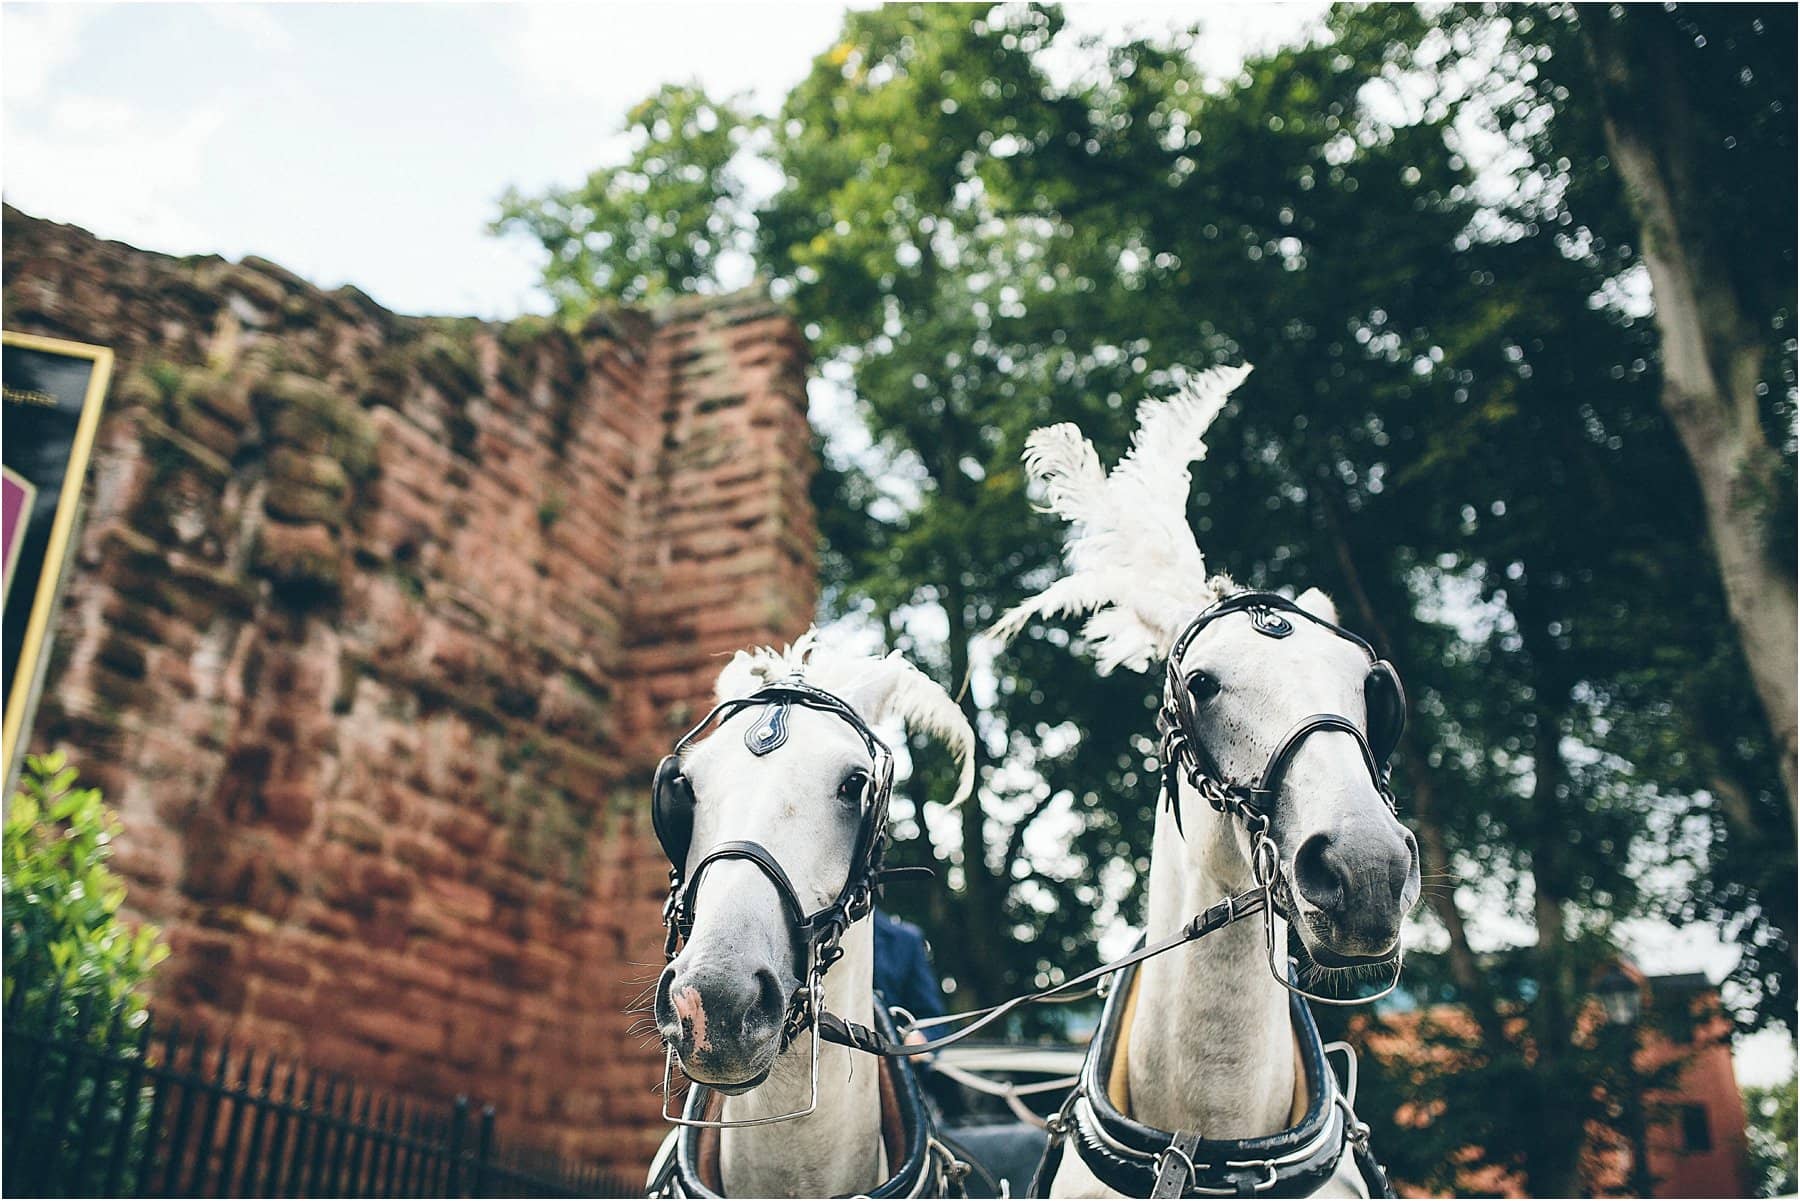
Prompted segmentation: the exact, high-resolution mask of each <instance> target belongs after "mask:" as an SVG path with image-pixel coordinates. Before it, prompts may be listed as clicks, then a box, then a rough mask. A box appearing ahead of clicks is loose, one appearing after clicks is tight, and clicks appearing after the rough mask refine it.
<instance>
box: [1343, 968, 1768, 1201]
mask: <svg viewBox="0 0 1800 1201" xmlns="http://www.w3.org/2000/svg"><path fill="white" fill-rule="evenodd" d="M1618 970H1619V971H1620V972H1622V973H1623V974H1624V976H1625V977H1626V978H1627V979H1629V981H1630V982H1631V983H1632V984H1634V985H1636V988H1637V994H1638V996H1637V999H1638V1004H1637V1005H1636V1006H1634V1009H1633V1014H1632V1017H1631V1021H1632V1022H1633V1023H1634V1024H1635V1025H1636V1027H1637V1031H1638V1033H1637V1040H1638V1041H1637V1044H1636V1045H1637V1047H1638V1051H1637V1056H1636V1068H1637V1070H1638V1071H1639V1072H1640V1073H1643V1074H1644V1075H1645V1076H1653V1075H1656V1074H1658V1073H1661V1072H1663V1071H1664V1069H1672V1071H1671V1072H1670V1074H1669V1077H1668V1079H1667V1081H1666V1083H1665V1086H1664V1087H1661V1088H1657V1089H1651V1090H1647V1091H1645V1092H1644V1094H1643V1095H1642V1096H1641V1097H1640V1098H1638V1100H1639V1102H1640V1106H1641V1112H1634V1111H1627V1112H1623V1113H1621V1114H1620V1115H1619V1120H1618V1122H1617V1123H1616V1124H1614V1125H1608V1126H1601V1125H1598V1124H1591V1125H1590V1126H1589V1128H1588V1131H1587V1140H1586V1146H1585V1147H1584V1149H1583V1150H1582V1153H1581V1154H1582V1168H1581V1176H1582V1179H1583V1180H1584V1181H1586V1182H1587V1183H1588V1184H1589V1185H1590V1186H1591V1187H1592V1188H1593V1189H1594V1190H1595V1195H1598V1196H1603V1197H1630V1196H1636V1195H1638V1194H1637V1193H1636V1192H1634V1191H1633V1190H1634V1186H1635V1185H1636V1183H1637V1182H1638V1181H1639V1180H1640V1179H1642V1177H1643V1175H1645V1174H1641V1173H1639V1172H1637V1171H1636V1170H1635V1169H1636V1167H1637V1164H1638V1160H1639V1158H1640V1157H1641V1158H1642V1159H1643V1160H1644V1162H1645V1164H1646V1165H1647V1167H1648V1172H1647V1176H1648V1178H1649V1181H1650V1182H1651V1183H1650V1192H1649V1195H1650V1196H1653V1197H1743V1196H1748V1195H1749V1192H1750V1188H1751V1185H1752V1183H1753V1182H1752V1181H1751V1179H1750V1153H1749V1138H1748V1134H1747V1131H1746V1126H1747V1121H1746V1114H1745V1111H1744V1098H1743V1094H1742V1092H1741V1091H1740V1090H1739V1088H1738V1082H1737V1071H1736V1069H1735V1067H1734V1066H1733V1063H1732V1058H1731V1034H1732V1024H1731V1020H1730V1018H1728V1017H1727V1016H1726V1015H1725V1011H1724V1007H1723V1005H1722V1003H1721V1002H1720V999H1719V990H1718V988H1717V986H1716V985H1714V984H1713V983H1712V982H1711V981H1709V980H1708V979H1707V978H1706V976H1705V975H1704V974H1701V973H1698V972H1692V973H1685V974H1681V975H1672V976H1646V975H1644V974H1643V973H1642V972H1640V971H1639V970H1638V969H1637V968H1636V967H1635V966H1634V965H1632V964H1630V963H1626V962H1621V963H1619V964H1618ZM1627 991H1629V989H1627ZM1603 1020H1605V1019H1604V1018H1603V1017H1602V1014H1601V1007H1600V1006H1599V1005H1598V1004H1596V1005H1595V1006H1594V1007H1593V1008H1592V1009H1591V1010H1590V1011H1589V1012H1587V1013H1585V1014H1583V1015H1582V1017H1581V1019H1580V1022H1579V1024H1581V1025H1583V1026H1584V1027H1591V1026H1592V1025H1597V1024H1598V1023H1599V1022H1601V1021H1603ZM1427 1023H1429V1024H1430V1026H1433V1027H1436V1028H1437V1029H1438V1030H1442V1031H1451V1032H1454V1033H1455V1034H1456V1035H1457V1036H1458V1037H1459V1038H1461V1039H1466V1040H1468V1041H1470V1042H1474V1041H1478V1040H1479V1037H1480V1035H1479V1031H1478V1028H1477V1025H1476V1022H1475V1018H1474V1017H1473V1015H1471V1014H1470V1013H1469V1011H1468V1010H1467V1009H1465V1008H1463V1007H1461V1006H1459V1005H1453V1004H1452V1005H1433V1006H1430V1007H1429V1008H1426V1009H1413V1010H1408V1011H1401V1012H1388V1013H1386V1014H1385V1015H1384V1017H1383V1025H1382V1027H1381V1028H1380V1029H1379V1030H1373V1031H1372V1030H1363V1031H1362V1032H1361V1037H1360V1038H1359V1041H1361V1042H1366V1045H1367V1049H1368V1051H1369V1052H1370V1053H1372V1054H1373V1055H1374V1056H1375V1057H1376V1058H1377V1059H1378V1060H1380V1061H1382V1062H1383V1063H1384V1064H1386V1065H1387V1067H1388V1070H1390V1071H1395V1070H1400V1071H1404V1070H1405V1068H1406V1067H1407V1066H1408V1065H1412V1064H1421V1065H1423V1064H1429V1065H1430V1066H1431V1068H1432V1070H1433V1071H1441V1070H1442V1069H1443V1067H1444V1066H1445V1063H1446V1059H1445V1056H1446V1054H1447V1052H1446V1050H1445V1048H1444V1047H1443V1046H1433V1045H1432V1040H1431V1039H1429V1038H1428V1037H1426V1035H1425V1031H1424V1030H1423V1029H1422V1027H1423V1026H1424V1025H1425V1024H1427ZM1448 1062H1454V1060H1450V1061H1448ZM1395 1116H1396V1118H1397V1119H1398V1121H1399V1123H1400V1125H1401V1126H1403V1127H1414V1128H1423V1127H1427V1126H1429V1125H1430V1124H1431V1122H1432V1120H1433V1116H1434V1115H1433V1113H1432V1111H1431V1110H1430V1108H1429V1107H1426V1106H1420V1105H1415V1104H1411V1103H1409V1104H1406V1105H1403V1106H1402V1107H1401V1109H1400V1111H1399V1112H1398V1113H1397V1114H1396V1115H1395ZM1634 1121H1641V1122H1643V1129H1641V1130H1634V1129H1632V1128H1631V1125H1632V1123H1633V1122H1634ZM1455 1158H1456V1157H1454V1156H1453V1157H1452V1159H1455ZM1475 1158H1476V1157H1475V1156H1474V1155H1473V1154H1471V1155H1470V1157H1469V1162H1470V1165H1471V1166H1469V1167H1465V1168H1462V1169H1460V1170H1459V1171H1458V1172H1457V1175H1456V1180H1457V1188H1456V1195H1458V1196H1485V1197H1526V1196H1529V1195H1530V1194H1529V1193H1528V1192H1527V1191H1526V1189H1525V1184H1524V1181H1523V1180H1522V1179H1521V1178H1520V1177H1519V1176H1518V1175H1516V1174H1514V1173H1511V1172H1508V1171H1506V1170H1504V1169H1503V1168H1500V1167H1496V1166H1494V1165H1488V1164H1476V1163H1475V1162H1474V1160H1475ZM1398 1191H1399V1192H1400V1194H1401V1195H1402V1196H1411V1197H1428V1196H1433V1195H1435V1194H1432V1193H1430V1192H1427V1191H1425V1190H1423V1189H1420V1188H1415V1187H1409V1186H1408V1185H1406V1184H1405V1183H1401V1184H1400V1185H1399V1188H1398Z"/></svg>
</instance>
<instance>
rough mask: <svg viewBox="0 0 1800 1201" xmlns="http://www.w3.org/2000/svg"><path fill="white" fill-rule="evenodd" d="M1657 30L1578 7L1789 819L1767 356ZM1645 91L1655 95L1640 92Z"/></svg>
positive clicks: (1791, 633)
mask: <svg viewBox="0 0 1800 1201" xmlns="http://www.w3.org/2000/svg"><path fill="white" fill-rule="evenodd" d="M1668 21H1669V17H1668V16H1667V15H1666V14H1664V13H1662V12H1660V11H1656V10H1650V11H1642V10H1636V11H1628V12H1626V13H1625V14H1624V15H1623V16H1621V17H1616V18H1615V17H1608V16H1606V15H1604V12H1603V10H1599V9H1598V6H1596V7H1595V8H1590V9H1586V10H1584V11H1583V13H1582V16H1581V27H1582V31H1583V34H1584V40H1585V42H1586V45H1587V47H1588V51H1589V55H1590V58H1591V61H1592V64H1593V67H1594V74H1595V77H1596V79H1597V81H1598V84H1599V88H1600V91H1601V98H1602V100H1603V103H1604V111H1605V127H1606V139H1607V144H1608V146H1609V148H1610V149H1611V151H1612V155H1613V161H1614V162H1615V163H1616V164H1617V165H1618V168H1619V174H1620V177H1621V179H1623V181H1624V183H1625V190H1626V194H1627V197H1628V199H1629V201H1630V205H1631V209H1632V212H1633V214H1634V216H1635V217H1636V219H1637V223H1638V226H1639V232H1640V238H1639V240H1640V243H1641V249H1642V252H1643V256H1644V265H1645V267H1646V268H1647V269H1648V270H1649V273H1650V286H1651V291H1652V295H1653V297H1654V299H1655V304H1656V326H1657V330H1658V332H1659V333H1660V334H1661V335H1662V360H1663V362H1662V366H1663V396H1662V400H1663V408H1664V410H1665V411H1666V412H1667V413H1668V415H1669V420H1670V421H1671V422H1672V423H1673V424H1674V426H1675V430H1676V433H1677V435H1678V436H1679V437H1680V439H1681V442H1682V445H1683V447H1684V448H1685V449H1686V451H1687V454H1688V458H1689V460H1690V461H1691V462H1692V463H1693V466H1694V473H1695V476H1696V477H1697V479H1698V481H1699V484H1700V492H1701V496H1702V498H1703V500H1704V504H1705V509H1706V524H1707V532H1708V534H1709V535H1710V536H1711V540H1712V544H1713V554H1714V556H1715V558H1716V559H1717V561H1718V567H1719V575H1720V578H1721V580H1722V582H1723V584H1724V588H1725V599H1726V604H1727V607H1728V609H1729V611H1730V613H1731V620H1732V624H1733V625H1734V626H1735V627H1736V629H1737V636H1738V639H1739V640H1740V642H1742V644H1743V648H1744V658H1745V660H1746V661H1747V662H1748V663H1749V664H1750V675H1751V680H1752V682H1753V684H1754V686H1755V688H1756V695H1757V698H1758V700H1759V701H1760V702H1761V704H1762V707H1763V711H1764V713H1765V714H1766V715H1767V717H1768V721H1769V728H1770V731H1771V733H1772V734H1773V735H1774V739H1775V747H1776V752H1777V754H1778V756H1779V757H1780V762H1781V779H1782V783H1783V785H1784V786H1785V787H1786V789H1787V796H1788V805H1789V807H1790V809H1791V808H1793V807H1794V805H1795V803H1796V791H1795V787H1796V786H1795V755H1796V752H1797V749H1800V729H1797V719H1796V710H1797V708H1800V688H1797V686H1796V670H1795V667H1796V662H1797V661H1800V641H1797V637H1796V627H1797V626H1800V608H1797V602H1796V595H1795V587H1794V580H1793V578H1792V576H1791V574H1790V573H1789V572H1788V571H1787V569H1786V568H1785V567H1784V566H1783V565H1781V564H1780V563H1778V562H1777V561H1776V560H1775V559H1774V557H1773V556H1771V555H1770V553H1769V526H1770V522H1769V518H1770V516H1771V513H1770V509H1771V507H1772V506H1773V505H1776V504H1779V503H1780V501H1779V497H1780V496H1781V488H1780V487H1779V478H1780V472H1781V456H1780V454H1779V452H1778V451H1777V450H1776V449H1775V448H1774V447H1773V446H1771V445H1770V443H1769V440H1768V437H1767V435H1766V434H1765V432H1764V430H1763V426H1762V421H1761V416H1760V405H1759V403H1758V397H1757V395H1756V386H1757V384H1758V382H1759V381H1760V380H1761V378H1762V368H1763V364H1764V362H1765V358H1766V356H1767V355H1768V353H1769V351H1770V349H1771V348H1770V345H1769V341H1768V339H1767V338H1765V337H1764V336H1763V331H1762V330H1760V329H1758V328H1757V326H1756V324H1755V322H1754V321H1752V320H1750V319H1749V318H1748V317H1747V316H1746V314H1745V306H1744V305H1743V304H1742V303H1741V301H1740V298H1739V297H1738V294H1737V292H1736V290H1735V287H1734V283H1733V280H1732V278H1731V276H1730V273H1729V272H1727V271H1726V270H1724V269H1723V266H1722V264H1720V263H1719V262H1718V261H1717V260H1716V257H1715V256H1713V255H1711V254H1709V253H1708V251H1707V248H1706V246H1705V244H1704V241H1703V239H1702V238H1700V237H1697V236H1696V234H1698V233H1699V232H1700V231H1701V230H1702V229H1703V226H1704V222H1705V221H1706V219H1707V217H1706V215H1705V214H1703V213H1700V212H1698V211H1696V204H1695V199H1694V197H1695V194H1696V189H1695V188H1694V186H1693V162H1694V158H1693V154H1692V141H1691V139H1692V137H1693V125H1692V121H1691V119H1690V116H1689V111H1688V109H1689V98H1688V97H1687V96H1686V95H1685V94H1684V89H1683V87H1682V85H1681V82H1680V81H1681V79H1682V74H1681V72H1679V71H1678V70H1675V69H1673V66H1672V55H1673V54H1675V53H1677V52H1679V51H1678V48H1677V47H1675V46H1674V45H1673V44H1672V35H1673V33H1674V32H1675V31H1674V30H1673V27H1672V26H1671V27H1670V28H1669V29H1668V30H1667V31H1663V30H1658V29H1655V28H1652V27H1650V26H1648V24H1647V23H1649V22H1664V23H1666V22H1668ZM1633 22H1641V23H1646V25H1645V31H1646V35H1645V36H1643V37H1641V38H1634V37H1633V36H1632V32H1633V30H1632V23H1633ZM1646 51H1647V53H1646ZM1646 59H1647V60H1648V61H1646ZM1639 72H1642V73H1643V74H1642V76H1641V77H1640V75H1639V74H1638V73H1639ZM1651 81H1654V86H1653V87H1646V86H1644V85H1645V84H1647V83H1649V82H1651Z"/></svg>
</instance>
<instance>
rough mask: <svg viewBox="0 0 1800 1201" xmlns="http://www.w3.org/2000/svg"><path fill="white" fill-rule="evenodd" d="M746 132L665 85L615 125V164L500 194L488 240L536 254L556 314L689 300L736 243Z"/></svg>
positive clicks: (693, 93) (741, 223) (743, 124)
mask: <svg viewBox="0 0 1800 1201" xmlns="http://www.w3.org/2000/svg"><path fill="white" fill-rule="evenodd" d="M753 129H754V123H752V122H751V121H749V119H748V118H747V117H746V115H745V113H744V112H743V110H742V109H741V108H740V107H738V106H737V105H736V104H734V103H731V102H728V101H715V100H713V99H711V98H710V97H708V96H707V95H705V94H704V93H703V92H701V91H700V90H699V89H698V88H696V87H692V86H677V85H673V84H671V85H668V86H666V87H663V88H661V89H660V90H658V91H657V92H656V93H655V94H654V95H652V96H648V97H646V98H645V99H644V100H643V101H642V102H641V103H639V104H638V105H637V106H636V107H635V108H633V109H632V110H631V113H630V114H629V116H628V117H627V118H626V121H625V125H624V129H623V132H624V134H625V137H626V139H627V141H628V143H629V145H630V150H629V153H628V154H627V157H626V160H625V162H623V163H621V164H619V165H618V166H612V167H601V168H600V169H598V170H596V171H594V172H593V173H592V174H590V175H589V176H588V177H587V179H586V180H585V181H584V182H583V183H581V184H580V185H578V186H576V187H573V188H566V189H564V188H559V189H553V190H551V191H549V192H547V193H545V194H543V195H541V196H525V195H521V194H520V193H519V192H517V191H512V190H509V191H508V192H507V194H506V195H505V196H503V197H502V198H501V200H500V216H499V217H498V218H497V219H496V220H495V222H494V225H493V229H494V232H496V233H520V234H523V235H525V236H527V237H528V238H530V239H531V240H532V241H535V242H537V243H539V244H540V245H542V246H543V248H544V251H545V252H546V254H547V255H548V261H547V262H546V263H545V264H544V268H543V279H544V287H545V289H546V290H547V291H548V292H549V293H550V296H551V299H553V300H554V301H555V302H556V305H557V308H558V310H559V311H560V312H562V313H563V314H564V315H568V314H570V313H581V312H586V311H587V310H588V309H590V308H591V307H592V306H593V304H594V303H595V302H596V301H599V300H613V301H623V302H625V303H628V304H629V303H636V302H639V301H647V300H648V301H654V300H658V299H663V298H667V297H670V296H675V295H680V294H681V293H683V292H688V291H692V290H694V289H696V288H699V287H702V286H704V285H705V284H706V283H707V282H708V281H710V280H712V279H714V278H715V274H716V271H717V268H718V264H719V260H720V257H721V256H722V255H724V254H726V253H727V252H729V251H731V250H732V249H734V248H740V247H741V246H742V244H743V242H744V239H745V237H746V236H747V233H748V226H747V218H748V215H747V213H746V212H745V211H744V209H743V207H742V204H741V201H742V199H743V188H744V185H743V181H742V179H741V178H740V177H739V175H738V173H737V171H736V170H735V169H734V166H733V160H734V159H735V158H736V157H737V155H738V152H739V150H740V149H741V148H742V147H743V145H744V143H745V141H746V140H747V138H748V137H749V136H750V134H751V133H752V132H753Z"/></svg>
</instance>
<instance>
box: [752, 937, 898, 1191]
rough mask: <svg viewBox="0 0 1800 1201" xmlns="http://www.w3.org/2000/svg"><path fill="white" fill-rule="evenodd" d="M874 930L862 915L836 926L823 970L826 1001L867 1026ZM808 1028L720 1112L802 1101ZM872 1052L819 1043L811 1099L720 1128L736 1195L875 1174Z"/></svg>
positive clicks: (851, 1183) (842, 1183) (859, 1186)
mask: <svg viewBox="0 0 1800 1201" xmlns="http://www.w3.org/2000/svg"><path fill="white" fill-rule="evenodd" d="M874 940H875V933H874V927H873V926H872V925H871V924H870V922H869V919H867V918H864V919H863V920H862V921H859V922H857V923H856V924H855V925H853V926H852V927H851V928H850V929H849V930H848V931H846V932H845V934H844V940H843V944H842V945H843V949H844V957H843V958H842V959H841V960H839V961H838V962H837V963H836V964H835V965H834V966H833V967H832V969H831V971H830V972H829V973H827V974H826V977H825V988H824V992H825V1008H826V1009H829V1010H830V1011H831V1012H833V1013H835V1014H838V1015H839V1016H840V1017H843V1018H846V1019H847V1020H849V1021H853V1022H858V1023H861V1024H862V1025H865V1026H866V1025H869V1024H871V1023H872V1022H873V1020H874V1011H875V1003H874V996H875V985H874V979H875V941H874ZM811 1056H812V1034H811V1032H810V1031H809V1032H807V1033H805V1034H803V1035H801V1036H800V1037H799V1038H797V1039H795V1040H794V1045H793V1046H791V1047H789V1048H788V1049H787V1050H786V1051H783V1052H782V1053H781V1055H780V1057H779V1058H777V1059H776V1061H775V1067H774V1069H773V1070H772V1071H771V1072H770V1073H769V1078H768V1080H767V1081H765V1082H764V1083H763V1085H762V1086H761V1087H760V1088H757V1089H755V1090H753V1091H751V1092H748V1093H745V1094H744V1095H743V1096H741V1097H730V1098H727V1099H726V1101H725V1106H724V1111H723V1115H722V1116H723V1117H724V1118H725V1119H726V1120H728V1121H743V1120H744V1119H746V1118H760V1117H770V1116H773V1115H775V1114H778V1113H791V1112H793V1111H794V1110H796V1109H805V1108H806V1104H807V1101H808V1100H810V1099H811V1096H812V1076H811ZM877 1072H878V1069H877V1064H876V1061H875V1059H874V1057H873V1056H870V1055H864V1054H860V1053H857V1052H852V1051H850V1050H849V1049H848V1048H845V1047H840V1046H836V1045H835V1044H832V1043H820V1044H819V1105H818V1108H817V1109H815V1110H814V1111H813V1112H812V1113H811V1114H810V1115H808V1116H807V1117H804V1118H795V1119H794V1120H793V1121H791V1122H777V1123H775V1124H774V1125H771V1126H752V1127H749V1128H746V1129H740V1130H725V1131H722V1132H721V1135H722V1137H721V1139H720V1143H719V1173H720V1176H721V1177H722V1178H723V1183H724V1185H725V1191H726V1193H727V1194H731V1195H736V1196H740V1197H831V1196H840V1195H845V1194H852V1193H862V1192H867V1191H868V1190H870V1189H872V1188H874V1187H875V1186H876V1185H878V1184H880V1183H881V1175H882V1164H883V1161H882V1155H881V1152H882V1142H881V1090H880V1083H879V1080H878V1075H877Z"/></svg>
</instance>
